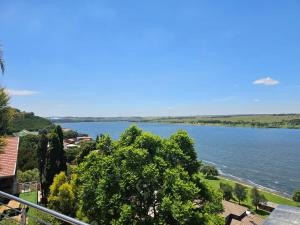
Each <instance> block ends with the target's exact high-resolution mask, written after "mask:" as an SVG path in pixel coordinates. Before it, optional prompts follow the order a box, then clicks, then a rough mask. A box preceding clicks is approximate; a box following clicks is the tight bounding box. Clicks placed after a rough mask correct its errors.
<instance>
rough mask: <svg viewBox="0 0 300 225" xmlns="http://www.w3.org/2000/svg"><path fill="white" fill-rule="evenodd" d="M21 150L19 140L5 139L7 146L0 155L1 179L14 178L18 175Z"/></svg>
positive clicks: (16, 138) (15, 138)
mask: <svg viewBox="0 0 300 225" xmlns="http://www.w3.org/2000/svg"><path fill="white" fill-rule="evenodd" d="M18 150H19V138H18V137H7V138H5V146H4V147H3V149H2V150H1V153H0V178H1V177H12V176H14V175H15V174H16V166H17V159H18Z"/></svg>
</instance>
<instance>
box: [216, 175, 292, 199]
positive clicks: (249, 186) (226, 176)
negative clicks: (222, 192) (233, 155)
mask: <svg viewBox="0 0 300 225" xmlns="http://www.w3.org/2000/svg"><path fill="white" fill-rule="evenodd" d="M218 178H221V179H223V180H228V181H233V182H235V183H239V184H242V185H244V186H246V187H248V188H253V187H257V189H258V190H260V191H264V192H268V193H270V194H273V195H276V196H279V197H281V198H285V199H287V200H292V198H291V197H292V196H291V195H289V194H287V193H282V192H280V191H276V190H273V189H271V188H267V187H264V186H262V185H259V184H254V183H251V182H247V181H244V180H243V179H241V178H233V177H232V176H229V175H226V174H220V175H219V176H218Z"/></svg>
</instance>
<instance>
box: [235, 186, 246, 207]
mask: <svg viewBox="0 0 300 225" xmlns="http://www.w3.org/2000/svg"><path fill="white" fill-rule="evenodd" d="M234 194H235V196H236V198H237V199H238V200H239V204H241V201H245V200H246V198H247V189H246V187H245V186H244V185H241V184H239V183H236V184H235V186H234Z"/></svg>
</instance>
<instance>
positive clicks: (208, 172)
mask: <svg viewBox="0 0 300 225" xmlns="http://www.w3.org/2000/svg"><path fill="white" fill-rule="evenodd" d="M200 172H201V173H203V174H204V175H205V176H206V177H215V176H219V172H218V170H217V169H216V167H214V166H210V165H204V166H202V167H201V169H200Z"/></svg>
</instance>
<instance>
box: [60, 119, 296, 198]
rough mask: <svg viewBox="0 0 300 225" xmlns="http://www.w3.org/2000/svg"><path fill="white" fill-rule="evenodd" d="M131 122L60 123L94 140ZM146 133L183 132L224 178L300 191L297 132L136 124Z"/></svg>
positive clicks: (116, 134)
mask: <svg viewBox="0 0 300 225" xmlns="http://www.w3.org/2000/svg"><path fill="white" fill-rule="evenodd" d="M130 124H131V123H130V122H83V123H61V126H62V127H64V128H71V129H74V130H77V131H78V132H80V133H87V134H89V135H91V136H92V137H94V138H95V137H96V135H97V134H100V133H108V134H110V135H111V136H112V137H113V138H114V139H118V138H119V136H120V134H121V133H122V132H123V131H124V130H125V129H126V128H127V127H128V126H129V125H130ZM136 124H137V125H138V126H139V127H140V128H142V129H143V130H145V131H149V132H152V133H154V134H157V135H160V136H162V137H169V136H170V135H171V134H172V133H174V132H176V131H177V130H178V129H184V130H186V131H187V132H188V133H189V135H190V136H191V137H192V138H193V139H194V141H195V147H196V150H197V153H198V157H199V159H201V160H203V161H206V162H210V163H212V164H214V165H215V166H216V167H217V168H218V169H219V170H220V171H221V173H223V174H224V175H226V176H229V177H232V178H235V179H240V180H241V181H244V182H247V183H252V184H256V185H257V186H261V187H266V188H269V189H272V190H275V191H278V192H280V193H284V194H288V195H291V194H292V193H293V191H294V190H295V189H299V188H300V130H292V129H262V128H260V129H258V128H236V127H209V126H193V125H188V124H161V123H136Z"/></svg>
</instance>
